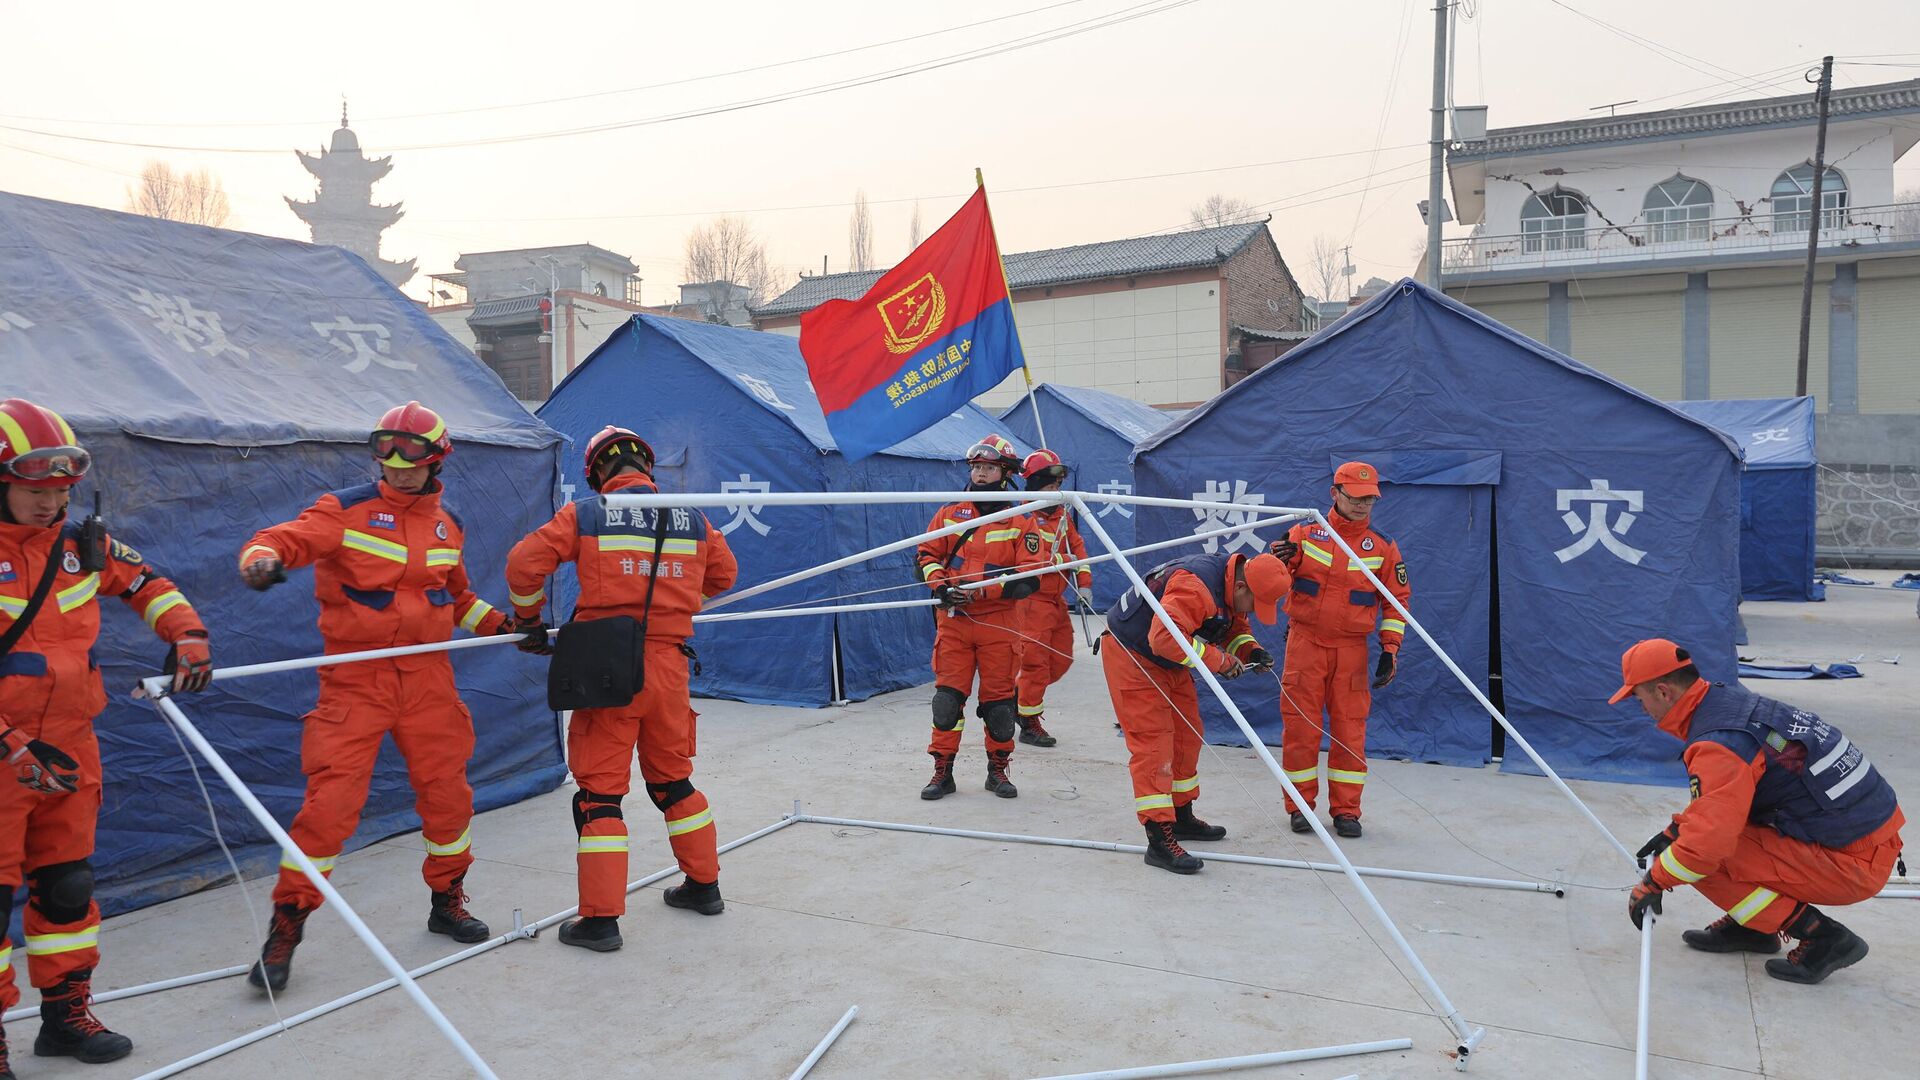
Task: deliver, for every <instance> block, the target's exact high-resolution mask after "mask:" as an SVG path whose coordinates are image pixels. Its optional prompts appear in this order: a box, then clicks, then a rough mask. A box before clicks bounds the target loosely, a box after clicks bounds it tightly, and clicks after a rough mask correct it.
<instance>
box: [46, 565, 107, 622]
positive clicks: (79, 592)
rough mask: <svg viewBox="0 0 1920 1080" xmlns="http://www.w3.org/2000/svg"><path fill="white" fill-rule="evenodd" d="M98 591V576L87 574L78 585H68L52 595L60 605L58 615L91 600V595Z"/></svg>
mask: <svg viewBox="0 0 1920 1080" xmlns="http://www.w3.org/2000/svg"><path fill="white" fill-rule="evenodd" d="M99 591H100V575H99V574H88V575H87V576H86V577H85V578H84V579H82V580H81V582H80V583H79V584H77V585H70V586H68V587H67V588H64V589H61V590H60V591H59V592H57V593H54V594H53V595H54V599H55V600H56V601H58V602H59V604H60V613H61V614H63V615H64V614H66V613H67V612H69V611H72V610H73V609H74V608H77V607H80V606H81V605H82V604H85V603H86V602H87V601H89V600H91V599H93V594H94V593H97V592H99Z"/></svg>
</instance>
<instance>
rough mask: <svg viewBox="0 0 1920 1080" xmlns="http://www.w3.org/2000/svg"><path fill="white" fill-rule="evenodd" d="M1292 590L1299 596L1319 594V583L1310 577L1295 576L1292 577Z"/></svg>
mask: <svg viewBox="0 0 1920 1080" xmlns="http://www.w3.org/2000/svg"><path fill="white" fill-rule="evenodd" d="M1293 591H1294V592H1297V593H1299V594H1300V595H1301V596H1319V595H1320V583H1319V582H1317V581H1315V580H1313V579H1312V578H1310V577H1296V578H1294V579H1293Z"/></svg>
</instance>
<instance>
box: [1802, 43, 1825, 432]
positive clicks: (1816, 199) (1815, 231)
mask: <svg viewBox="0 0 1920 1080" xmlns="http://www.w3.org/2000/svg"><path fill="white" fill-rule="evenodd" d="M1809 74H1811V72H1809ZM1814 96H1815V97H1817V98H1819V100H1820V128H1819V133H1818V134H1817V135H1815V136H1814V140H1813V207H1812V213H1811V214H1809V215H1808V220H1807V274H1806V278H1805V279H1804V280H1803V281H1801V283H1800V365H1799V367H1798V368H1796V369H1795V371H1796V374H1795V376H1794V382H1793V386H1794V390H1793V392H1794V393H1795V394H1796V395H1798V396H1800V397H1806V396H1807V346H1808V343H1809V339H1810V338H1811V337H1812V336H1813V271H1814V259H1815V257H1816V256H1817V255H1818V254H1819V251H1820V218H1821V217H1822V216H1823V215H1822V214H1821V212H1820V211H1821V206H1820V198H1821V195H1820V188H1821V182H1822V181H1824V180H1825V179H1826V175H1827V105H1828V103H1829V102H1830V101H1831V99H1832V98H1833V57H1831V56H1829V57H1826V58H1825V59H1823V60H1821V61H1820V89H1819V91H1818V92H1817V93H1816V94H1815V95H1814Z"/></svg>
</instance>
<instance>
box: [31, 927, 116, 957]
mask: <svg viewBox="0 0 1920 1080" xmlns="http://www.w3.org/2000/svg"><path fill="white" fill-rule="evenodd" d="M99 944H100V927H99V926H97V925H96V926H89V927H87V928H86V929H85V930H79V931H75V932H74V933H71V934H28V935H27V955H28V956H53V955H55V954H57V953H66V952H73V951H74V950H76V949H91V948H94V947H96V946H98V945H99Z"/></svg>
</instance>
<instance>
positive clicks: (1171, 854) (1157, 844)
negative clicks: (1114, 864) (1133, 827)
mask: <svg viewBox="0 0 1920 1080" xmlns="http://www.w3.org/2000/svg"><path fill="white" fill-rule="evenodd" d="M1145 825H1146V827H1147V859H1146V862H1147V865H1148V866H1157V867H1159V868H1160V869H1162V870H1171V871H1173V872H1174V873H1176V874H1197V873H1199V872H1200V868H1201V867H1203V866H1205V865H1207V864H1206V863H1203V862H1201V861H1200V860H1199V859H1198V858H1197V857H1195V856H1193V855H1189V854H1187V849H1186V848H1183V847H1181V846H1180V841H1178V840H1176V839H1174V836H1173V822H1171V821H1149V822H1145Z"/></svg>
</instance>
